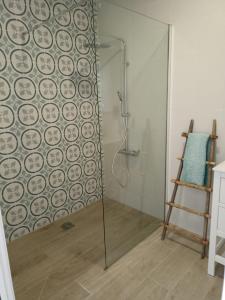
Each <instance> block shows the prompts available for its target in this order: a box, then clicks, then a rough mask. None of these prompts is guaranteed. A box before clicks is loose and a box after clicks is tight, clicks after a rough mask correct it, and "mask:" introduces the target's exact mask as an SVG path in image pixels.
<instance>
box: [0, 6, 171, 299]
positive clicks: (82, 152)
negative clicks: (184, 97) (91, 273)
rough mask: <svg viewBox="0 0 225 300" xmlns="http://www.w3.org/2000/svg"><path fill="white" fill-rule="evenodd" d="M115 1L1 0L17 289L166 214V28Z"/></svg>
mask: <svg viewBox="0 0 225 300" xmlns="http://www.w3.org/2000/svg"><path fill="white" fill-rule="evenodd" d="M28 2H29V3H28ZM115 2H116V1H115ZM117 2H118V1H117ZM121 3H123V1H120V5H121ZM120 5H116V4H115V3H114V1H109V0H107V1H97V0H96V1H92V0H90V1H89V0H88V1H87V0H68V1H65V3H61V2H56V3H55V2H54V1H51V0H38V1H37V0H30V1H25V0H21V1H14V0H7V1H0V9H1V11H2V18H0V102H1V105H0V142H1V143H0V185H1V191H0V194H1V195H0V196H1V197H0V208H1V211H2V217H3V222H4V230H5V237H6V240H7V242H8V250H9V256H10V262H11V267H12V274H13V275H14V283H16V284H15V286H16V287H17V289H18V293H19V294H20V295H22V297H23V295H24V293H26V289H24V287H25V286H26V287H27V286H29V284H27V282H29V280H31V281H32V276H33V274H34V273H35V272H36V273H35V276H37V279H38V280H39V281H40V286H41V285H42V283H43V282H44V288H46V289H47V287H48V284H47V283H46V282H47V280H50V279H51V276H52V277H53V279H54V275H55V274H60V276H61V275H62V278H66V277H68V278H69V282H68V284H71V283H72V282H73V281H71V276H73V278H74V279H76V278H77V276H78V275H79V276H81V275H82V274H83V273H85V272H87V273H88V270H92V269H91V268H92V267H94V270H95V267H96V264H99V265H101V271H102V263H105V267H106V268H107V267H108V266H110V265H111V264H112V263H114V262H115V261H116V260H117V259H118V258H120V257H121V256H122V255H124V254H125V253H126V252H128V251H129V250H130V249H132V248H133V247H134V246H135V245H137V244H138V243H139V242H140V241H142V240H143V239H144V238H146V237H147V236H149V235H150V234H152V233H153V232H154V231H155V230H156V229H157V228H159V226H160V223H161V222H162V220H163V218H164V202H165V175H166V131H167V128H166V127H167V126H166V125H167V74H168V43H169V42H168V36H169V27H168V25H166V24H163V23H160V22H158V21H156V20H153V19H151V18H149V17H146V16H144V15H141V14H139V13H137V12H134V11H132V10H130V9H126V8H124V7H121V6H120ZM43 227H44V228H43ZM103 229H104V230H103ZM103 233H104V234H103ZM103 238H104V241H103ZM17 240H18V241H17ZM46 253H47V254H48V255H46ZM104 254H105V257H104ZM104 258H105V261H104V262H103V260H104ZM27 259H28V260H27ZM39 259H40V260H41V262H40V263H39ZM31 261H32V265H31V264H30V262H31ZM62 262H63V263H62ZM71 262H72V267H71ZM64 264H65V265H64ZM49 266H51V268H49ZM61 267H63V268H64V269H61V271H59V270H60V268H61ZM96 270H98V268H96ZM57 272H59V273H57ZM80 273H82V274H80ZM26 274H27V276H26ZM30 274H32V276H30ZM67 275H68V276H67ZM81 277H82V276H81ZM21 278H22V279H24V281H23V280H22V281H21ZM59 278H60V277H59ZM58 281H60V279H59V280H58ZM21 282H23V283H25V286H23V284H21ZM50 285H51V284H50ZM29 288H30V289H29V291H28V292H29V293H31V294H32V295H33V293H35V292H37V293H38V292H39V288H37V286H35V285H34V286H31V287H29ZM58 288H60V287H58ZM41 290H42V289H41ZM52 290H53V291H52V292H55V290H54V289H52ZM65 290H66V289H65ZM42 292H43V291H42ZM29 293H28V294H29ZM34 297H35V296H34ZM43 297H44V296H43ZM47 298H48V297H46V299H47ZM22 299H24V298H22ZM43 299H45V298H43Z"/></svg>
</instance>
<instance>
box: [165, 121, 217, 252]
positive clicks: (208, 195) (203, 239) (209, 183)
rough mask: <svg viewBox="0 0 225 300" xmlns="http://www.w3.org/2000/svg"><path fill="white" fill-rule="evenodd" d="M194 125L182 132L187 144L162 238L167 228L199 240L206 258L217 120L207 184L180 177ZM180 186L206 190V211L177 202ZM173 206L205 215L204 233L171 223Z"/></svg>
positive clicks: (211, 137)
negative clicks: (191, 181) (187, 180)
mask: <svg viewBox="0 0 225 300" xmlns="http://www.w3.org/2000/svg"><path fill="white" fill-rule="evenodd" d="M193 126H194V120H191V122H190V125H189V129H188V132H187V133H185V132H184V133H182V137H185V138H186V141H185V145H184V149H183V154H182V156H181V157H180V158H178V160H180V165H179V169H178V173H177V178H176V179H173V180H172V182H173V183H174V189H173V193H172V196H171V200H170V202H166V204H167V205H168V206H169V208H168V212H167V216H166V219H165V222H164V224H163V232H162V237H161V238H162V240H164V239H165V236H166V232H167V230H169V231H173V232H175V233H176V234H179V235H182V236H184V237H186V238H189V239H192V240H194V241H196V242H199V243H201V244H202V253H201V257H202V258H204V257H205V255H206V247H207V245H208V243H209V241H208V239H207V232H208V220H209V218H210V214H209V209H210V198H211V193H212V168H213V166H214V165H215V161H214V160H215V149H216V139H217V135H216V120H213V126H212V134H211V135H210V137H209V138H210V140H211V141H210V151H209V160H208V161H206V164H207V166H208V168H207V185H196V184H192V183H188V182H184V181H181V179H180V178H181V174H182V170H183V160H184V154H185V149H186V145H187V139H188V135H189V133H192V132H193ZM179 186H184V187H188V188H192V189H197V190H200V191H204V192H206V204H205V211H204V212H200V211H197V210H195V209H192V208H189V207H185V206H182V205H180V204H178V203H175V198H176V194H177V190H178V187H179ZM173 208H177V209H182V210H183V211H185V212H187V213H191V214H194V215H197V216H199V217H203V218H204V225H203V235H202V236H200V235H198V234H195V233H193V232H190V231H188V230H185V229H182V228H179V227H178V226H176V225H174V224H171V223H169V221H170V217H171V213H172V209H173Z"/></svg>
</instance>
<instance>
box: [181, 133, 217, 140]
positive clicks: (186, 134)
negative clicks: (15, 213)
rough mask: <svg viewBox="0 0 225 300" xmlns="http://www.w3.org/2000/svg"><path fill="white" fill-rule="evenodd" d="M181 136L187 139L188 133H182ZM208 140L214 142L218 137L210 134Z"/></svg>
mask: <svg viewBox="0 0 225 300" xmlns="http://www.w3.org/2000/svg"><path fill="white" fill-rule="evenodd" d="M181 136H182V137H188V133H187V132H182V134H181ZM209 138H210V139H212V140H215V139H218V136H217V135H214V134H210V135H209Z"/></svg>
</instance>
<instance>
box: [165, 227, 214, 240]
mask: <svg viewBox="0 0 225 300" xmlns="http://www.w3.org/2000/svg"><path fill="white" fill-rule="evenodd" d="M164 226H165V227H166V228H167V230H169V231H173V232H175V233H176V234H178V235H181V236H184V237H186V238H188V239H191V240H193V241H195V242H198V243H200V244H203V245H208V243H209V241H208V240H203V238H202V237H201V236H200V235H198V234H196V233H193V232H190V231H188V230H186V229H183V228H180V227H178V226H177V225H174V224H169V225H166V224H164Z"/></svg>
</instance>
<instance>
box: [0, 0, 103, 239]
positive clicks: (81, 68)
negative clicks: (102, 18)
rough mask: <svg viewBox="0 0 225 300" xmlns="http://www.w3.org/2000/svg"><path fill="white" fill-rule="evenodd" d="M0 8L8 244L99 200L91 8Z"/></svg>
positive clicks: (74, 1) (0, 151) (1, 153)
mask: <svg viewBox="0 0 225 300" xmlns="http://www.w3.org/2000/svg"><path fill="white" fill-rule="evenodd" d="M71 7H73V9H71ZM0 10H1V16H0V186H1V196H0V206H1V209H2V213H3V217H4V222H5V229H6V237H7V239H8V240H13V239H16V238H19V237H20V236H22V235H25V234H27V233H29V232H32V231H33V230H37V229H39V228H41V227H43V226H46V225H48V224H49V223H51V222H53V221H55V220H58V219H59V218H62V217H64V216H66V215H68V214H70V213H74V212H77V211H78V210H80V209H82V208H83V207H85V206H86V205H88V204H90V203H93V202H95V201H97V200H98V199H100V198H101V163H100V151H99V116H98V99H97V91H96V86H97V75H96V66H95V63H96V59H95V52H94V50H93V49H92V48H90V46H89V45H90V43H92V42H93V39H94V30H93V11H94V10H93V3H92V1H91V0H88V1H86V0H67V1H62V0H17V1H15V0H0Z"/></svg>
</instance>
